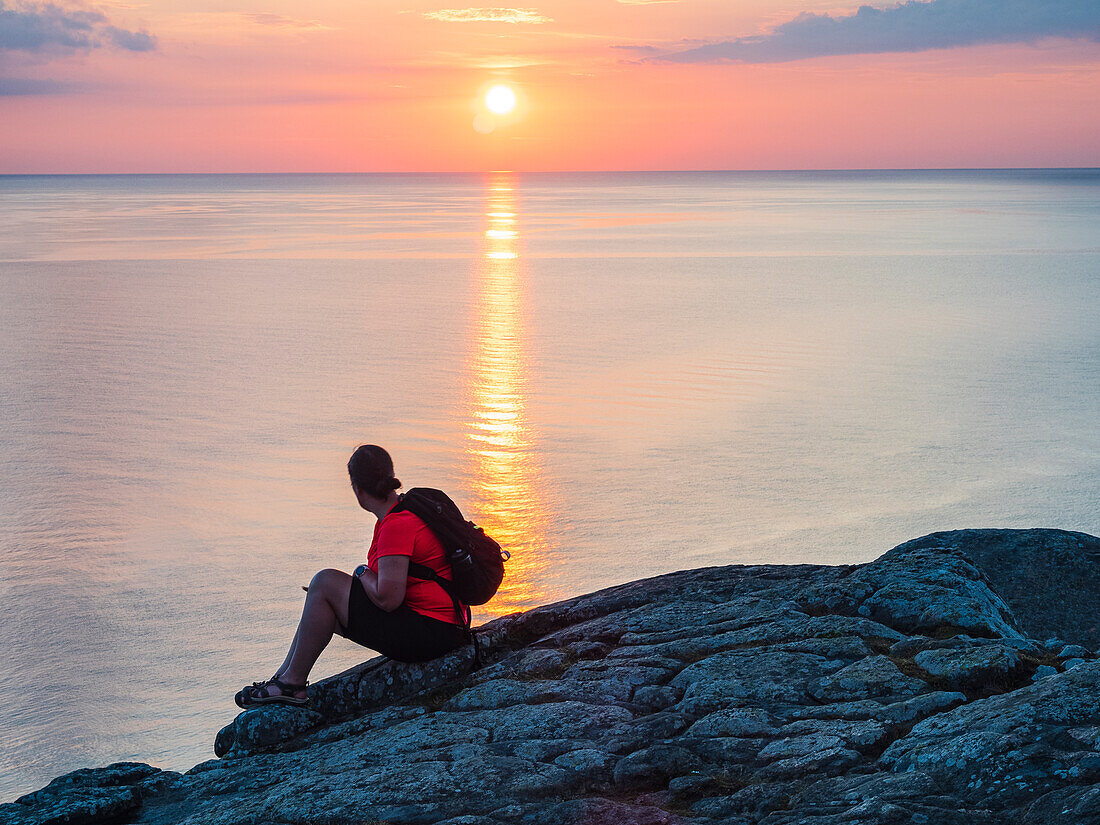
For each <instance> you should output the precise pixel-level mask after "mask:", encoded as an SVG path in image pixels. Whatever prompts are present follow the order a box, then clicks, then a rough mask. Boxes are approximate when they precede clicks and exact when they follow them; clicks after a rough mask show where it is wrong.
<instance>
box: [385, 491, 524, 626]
mask: <svg viewBox="0 0 1100 825" xmlns="http://www.w3.org/2000/svg"><path fill="white" fill-rule="evenodd" d="M401 510H407V511H408V512H410V513H412V514H413V515H414V516H416V517H417V518H419V519H420V520H421V521H423V522H424V523H425V524H426V525H428V529H429V530H431V531H432V533H434V534H435V537H436V538H437V539H439V543H440V544H442V545H443V550H444V552H445V553H446V554H447V561H448V562H449V563H450V565H451V580H450V581H447V580H446V579H445V578H443V577H442V576H440V575H439V574H438V573H436V572H435V571H434V570H432V569H431V568H430V567H427V566H425V565H423V564H419V563H417V562H410V563H409V575H411V576H413V577H415V578H418V579H427V580H429V581H433V582H435V583H436V584H438V585H439V586H440V587H442V588H443V589H444V590H445V591H446V593H447V595H448V596H450V597H451V601H453V602H454V605H455V612H456V613H458V615H459V617H460V618H461V619H462V623H463V624H464V625H465V626H466V627H467V628H469V626H470V610H469V608H468V607H467V608H466V610H465V611H463V610H462V609H461V608H460V606H459V602H462V603H463V604H467V605H471V604H485V603H486V602H487V601H489V599H491V598H493V596H494V595H496V592H497V590H498V589H499V588H500V583H501V581H502V580H503V579H504V562H505V561H506V560H507V559H508V558H509V555H510V554H509V553H508V551H507V550H501V549H500V545H499V544H497V543H496V541H494V540H493V538H492V537H491V536H490V535H489V534H488V533H486V532H485V531H484V530H482V529H481V528H480V527H478V526H477V525H476V524H474V523H473V522H472V521H467V520H466V518H464V517H463V515H462V511H461V510H459V509H458V506H457V505H456V504H455V503H454V502H453V501H451V499H450V496H448V495H447V494H446V493H444V492H443V491H442V490H433V489H432V488H430V487H413V488H412V489H411V490H409V491H408V492H406V493H405V494H404V495H403V496H401V501H400V503H399V504H397V506H396V507H394V508H393V510H391V511H390V512H393V513H396V512H399V511H401Z"/></svg>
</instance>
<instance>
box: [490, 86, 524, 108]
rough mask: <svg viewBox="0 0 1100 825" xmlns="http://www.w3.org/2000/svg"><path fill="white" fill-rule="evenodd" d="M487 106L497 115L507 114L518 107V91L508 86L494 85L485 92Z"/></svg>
mask: <svg viewBox="0 0 1100 825" xmlns="http://www.w3.org/2000/svg"><path fill="white" fill-rule="evenodd" d="M485 108H486V109H488V110H489V111H490V112H492V113H493V114H495V115H506V114H508V113H509V112H511V111H512V110H513V109H515V108H516V93H515V92H513V91H512V90H511V89H510V88H509V87H508V86H503V85H496V86H492V87H491V88H490V89H489V91H487V92H486V93H485Z"/></svg>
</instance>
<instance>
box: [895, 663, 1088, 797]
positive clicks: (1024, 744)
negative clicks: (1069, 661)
mask: <svg viewBox="0 0 1100 825" xmlns="http://www.w3.org/2000/svg"><path fill="white" fill-rule="evenodd" d="M1098 678H1100V662H1096V663H1090V664H1087V665H1083V666H1081V667H1079V668H1075V669H1074V670H1071V671H1066V672H1065V673H1059V674H1056V675H1054V676H1050V677H1048V678H1046V679H1042V680H1040V681H1039V682H1036V683H1034V684H1031V685H1027V686H1025V687H1022V688H1019V689H1017V690H1015V691H1013V692H1011V693H1006V694H1001V695H999V696H992V697H989V698H987V699H980V700H977V701H974V702H970V703H968V704H966V705H963V706H961V707H957V708H955V709H954V710H951V711H948V712H946V713H942V714H938V715H936V716H933V717H931V718H929V719H925V720H924V721H922V722H919V723H918V724H917V725H916V726H914V727H913V729H912V730H911V731H910V732H909V733H908V734H907V735H906V736H904V737H902V738H901V739H899V740H897V741H896V742H894V743H893V744H891V745H890V746H889V747H888V748H887V749H886V751H885V752H884V753H883V755H882V757H881V759H880V763H881V764H882V765H883V766H884V767H887V768H889V769H890V770H893V771H895V772H898V771H907V770H919V771H923V772H925V773H927V774H928V775H929V776H931V777H932V778H933V779H935V780H936V781H937V783H938V784H939V785H940V786H941V787H942V788H944V790H945V791H947V792H948V793H950V794H953V795H956V796H958V798H960V799H962V800H964V801H966V802H970V803H976V802H979V801H980V802H981V803H982V804H984V805H987V806H989V805H994V806H996V807H997V808H1000V809H1004V808H1008V807H1013V806H1017V805H1020V804H1023V803H1025V802H1028V801H1031V800H1033V799H1035V798H1036V797H1038V796H1039V795H1041V794H1043V793H1047V792H1049V791H1052V790H1055V789H1057V788H1059V787H1062V786H1064V785H1065V784H1066V783H1067V782H1072V783H1074V784H1077V783H1081V782H1085V783H1089V784H1092V783H1097V782H1100V761H1098V763H1097V764H1096V765H1095V766H1094V765H1093V764H1092V763H1090V762H1089V761H1088V757H1089V756H1090V755H1092V749H1091V748H1090V747H1088V746H1087V745H1086V744H1085V743H1083V742H1081V741H1080V740H1076V739H1074V738H1073V737H1070V736H1066V735H1064V732H1065V730H1066V728H1067V726H1072V725H1074V724H1075V723H1077V724H1079V723H1080V722H1081V721H1083V720H1086V719H1096V718H1100V692H1098V691H1097V690H1096V687H1097V679H1098Z"/></svg>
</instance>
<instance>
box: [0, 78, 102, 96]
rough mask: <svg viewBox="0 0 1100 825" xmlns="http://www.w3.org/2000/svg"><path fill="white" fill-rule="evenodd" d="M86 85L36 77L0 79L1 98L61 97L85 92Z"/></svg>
mask: <svg viewBox="0 0 1100 825" xmlns="http://www.w3.org/2000/svg"><path fill="white" fill-rule="evenodd" d="M85 88H86V86H85V84H82V83H71V82H68V81H64V80H44V79H40V78H34V77H0V97H21V96H24V95H61V94H67V93H71V92H78V91H84V90H85Z"/></svg>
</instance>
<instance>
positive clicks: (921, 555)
mask: <svg viewBox="0 0 1100 825" xmlns="http://www.w3.org/2000/svg"><path fill="white" fill-rule="evenodd" d="M1022 533H1026V534H1027V535H1020V534H1022ZM1002 540H1003V541H1005V542H1007V546H1008V547H1009V548H1016V550H1014V551H1013V552H1016V551H1019V552H1020V553H1022V554H1023V555H1022V556H1021V557H1020V559H1018V561H1020V563H1022V564H1024V567H1025V568H1026V570H1025V571H1024V576H1025V578H1028V579H1029V581H1031V583H1032V584H1033V585H1034V587H1035V588H1036V591H1035V593H1034V594H1033V595H1032V596H1028V595H1027V594H1026V593H1025V592H1023V591H1022V590H1020V589H1015V590H1012V591H1011V598H1008V596H1006V595H1005V593H1003V592H1001V590H999V589H998V588H999V587H1000V584H999V582H1000V581H1001V580H1002V579H1001V578H998V576H1002V577H1003V575H1005V574H1003V573H999V572H997V571H993V570H991V569H990V567H989V564H990V559H1000V558H1002V557H1003V556H1004V553H1005V552H1006V551H1004V550H1003V548H1002V549H998V545H997V542H998V541H1002ZM1096 541H1097V540H1095V539H1092V538H1091V537H1087V536H1086V537H1082V536H1081V534H1064V533H1061V532H1059V531H1038V532H1036V531H962V532H960V533H944V534H936V535H935V536H932V537H926V538H925V539H921V540H918V541H916V542H910V543H908V544H907V545H902V546H900V547H898V548H895V549H894V550H892V551H890V552H889V553H887V554H886V555H884V556H883V557H882V558H880V559H878V560H876V561H874V562H871V563H870V564H865V565H854V566H853V565H846V566H842V567H825V566H814V565H795V566H788V567H781V566H766V565H757V566H732V567H724V568H706V569H702V570H694V571H683V572H679V573H673V574H669V575H667V576H660V577H657V578H654V579H649V580H645V581H640V582H631V583H629V584H626V585H622V586H619V587H613V588H608V589H607V590H603V591H600V592H598V593H593V594H589V595H587V596H580V597H577V598H574V599H569V600H567V601H564V602H560V603H557V604H553V605H546V606H544V607H540V608H536V609H534V610H530V611H527V612H526V613H522V614H516V615H512V616H507V617H504V618H502V619H498V620H496V621H493V622H490V623H489V624H487V625H485V626H484V627H483V628H481V629H480V630H479V634H480V637H481V638H482V640H483V651H484V656H485V660H486V664H485V666H484V667H482V668H481V669H479V670H476V671H475V670H472V668H471V664H472V660H471V653H470V651H469V649H463V650H459V651H455V652H454V653H452V654H449V655H448V656H444V657H442V658H440V659H438V660H435V661H434V662H427V663H423V664H418V665H403V664H400V663H397V662H391V661H389V660H385V659H375V660H372V661H371V662H367V663H364V664H363V665H360V666H358V667H355V668H352V669H350V670H348V671H346V672H344V673H342V674H338V675H337V676H334V677H331V678H329V679H325V680H323V681H321V682H318V683H317V684H316V685H314V686H313V687H311V689H310V695H311V701H312V704H311V707H310V708H309V709H308V710H303V709H294V708H279V707H266V708H259V709H254V710H250V711H247V712H245V713H241V714H239V715H238V716H237V717H236V718H235V719H234V720H233V722H232V723H231V724H230V725H228V726H226V727H225V728H224V729H223V730H222V732H220V733H219V734H218V737H217V741H216V745H215V750H216V752H217V753H218V754H222V755H225V756H227V757H228V758H226V759H222V760H211V761H209V762H205V763H203V764H201V765H197V766H196V767H195V768H193V769H192V770H190V771H188V772H187V773H186V774H184V775H179V774H174V773H171V772H161V771H158V770H157V769H155V768H151V767H149V766H146V765H135V764H120V765H114V766H109V767H108V768H105V769H97V770H94V771H84V772H81V771H77V772H74V773H73V774H68V775H66V776H65V777H61V778H60V779H58V780H55V782H53V783H51V784H50V785H48V786H47V787H46V788H43V789H42V790H40V791H36V792H34V793H33V794H28V795H27V796H25V797H21V798H20V800H19V801H18V802H17V803H12V804H8V805H0V825H31V824H32V823H33V825H45V823H47V822H49V823H54V822H56V823H62V822H88V823H91V822H97V823H100V822H102V823H106V822H108V821H113V822H123V821H125V822H128V823H129V822H132V823H134V825H169V824H171V825H200V823H201V825H208V823H209V825H241V823H252V822H255V823H266V822H284V823H297V824H298V825H304V824H305V823H318V825H322V823H323V825H358V823H363V822H374V821H377V822H401V823H408V825H474V824H475V823H478V825H480V823H485V824H486V825H561V823H565V824H566V825H572V824H575V825H582V823H583V825H593V823H596V824H597V825H599V823H608V825H610V823H615V825H619V823H624V825H630V823H640V825H688V824H689V823H690V824H691V825H856V824H857V823H861V824H862V825H885V823H899V825H900V824H901V823H904V825H910V823H925V825H986V824H988V825H1002V823H1005V824H1006V825H1008V824H1009V823H1011V825H1053V823H1059V825H1061V823H1063V822H1067V823H1070V822H1071V823H1073V825H1077V823H1084V822H1090V821H1094V820H1097V811H1100V753H1098V748H1100V705H1098V702H1100V698H1098V697H1100V661H1097V660H1096V659H1095V657H1094V656H1093V655H1092V654H1091V653H1089V650H1088V645H1089V644H1090V643H1089V642H1088V641H1087V638H1086V637H1087V631H1088V629H1089V627H1091V626H1092V625H1091V623H1093V622H1095V618H1094V616H1093V612H1094V611H1093V605H1094V604H1095V601H1093V602H1087V610H1086V609H1085V607H1082V608H1081V610H1082V612H1081V613H1080V615H1078V614H1077V613H1074V611H1073V610H1071V609H1070V608H1069V607H1067V604H1070V605H1071V604H1072V596H1068V597H1067V598H1070V599H1071V601H1070V602H1067V603H1066V604H1063V605H1060V606H1056V607H1051V606H1048V605H1040V606H1039V609H1038V610H1037V613H1038V615H1039V617H1040V620H1041V621H1035V620H1033V619H1032V618H1031V617H1030V616H1029V615H1027V614H1028V613H1029V611H1031V609H1032V607H1031V604H1032V602H1036V603H1037V602H1041V601H1042V600H1043V599H1049V598H1058V597H1060V595H1061V594H1062V591H1061V590H1060V589H1059V588H1060V587H1061V585H1060V584H1059V583H1058V582H1056V581H1047V582H1045V583H1044V582H1043V581H1042V577H1041V576H1040V567H1041V548H1044V547H1045V548H1048V550H1049V552H1050V553H1052V554H1053V555H1054V556H1055V558H1054V559H1053V561H1052V564H1053V567H1054V569H1056V570H1076V571H1078V572H1081V571H1083V570H1084V569H1085V568H1084V567H1083V566H1082V564H1081V560H1082V559H1085V558H1088V557H1089V556H1088V553H1089V552H1091V551H1090V550H1089V548H1090V547H1092V546H1093V544H1092V542H1096ZM1021 548H1022V549H1021ZM1029 565H1030V566H1029ZM1008 568H1009V569H1010V568H1011V565H1008ZM1092 586H1093V583H1092V582H1085V583H1084V584H1083V585H1082V587H1083V588H1084V591H1083V592H1086V593H1090V592H1093V591H1091V590H1090V589H1089V588H1091V587H1092ZM1043 588H1046V589H1043ZM1028 599H1031V601H1029V600H1028ZM1078 603H1079V604H1080V605H1085V604H1086V602H1085V601H1079V602H1078ZM1036 627H1038V628H1040V629H1045V632H1044V633H1043V635H1044V636H1046V637H1051V636H1059V637H1065V640H1062V639H1050V638H1048V639H1047V641H1046V642H1044V643H1040V642H1037V641H1035V640H1034V639H1031V638H1028V637H1027V636H1026V635H1025V633H1024V632H1023V631H1024V630H1026V629H1029V628H1036ZM1032 632H1034V631H1032ZM1074 645H1076V646H1077V647H1074ZM1093 646H1095V645H1093ZM1059 669H1061V671H1062V672H1059ZM1067 817H1068V819H1067Z"/></svg>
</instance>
